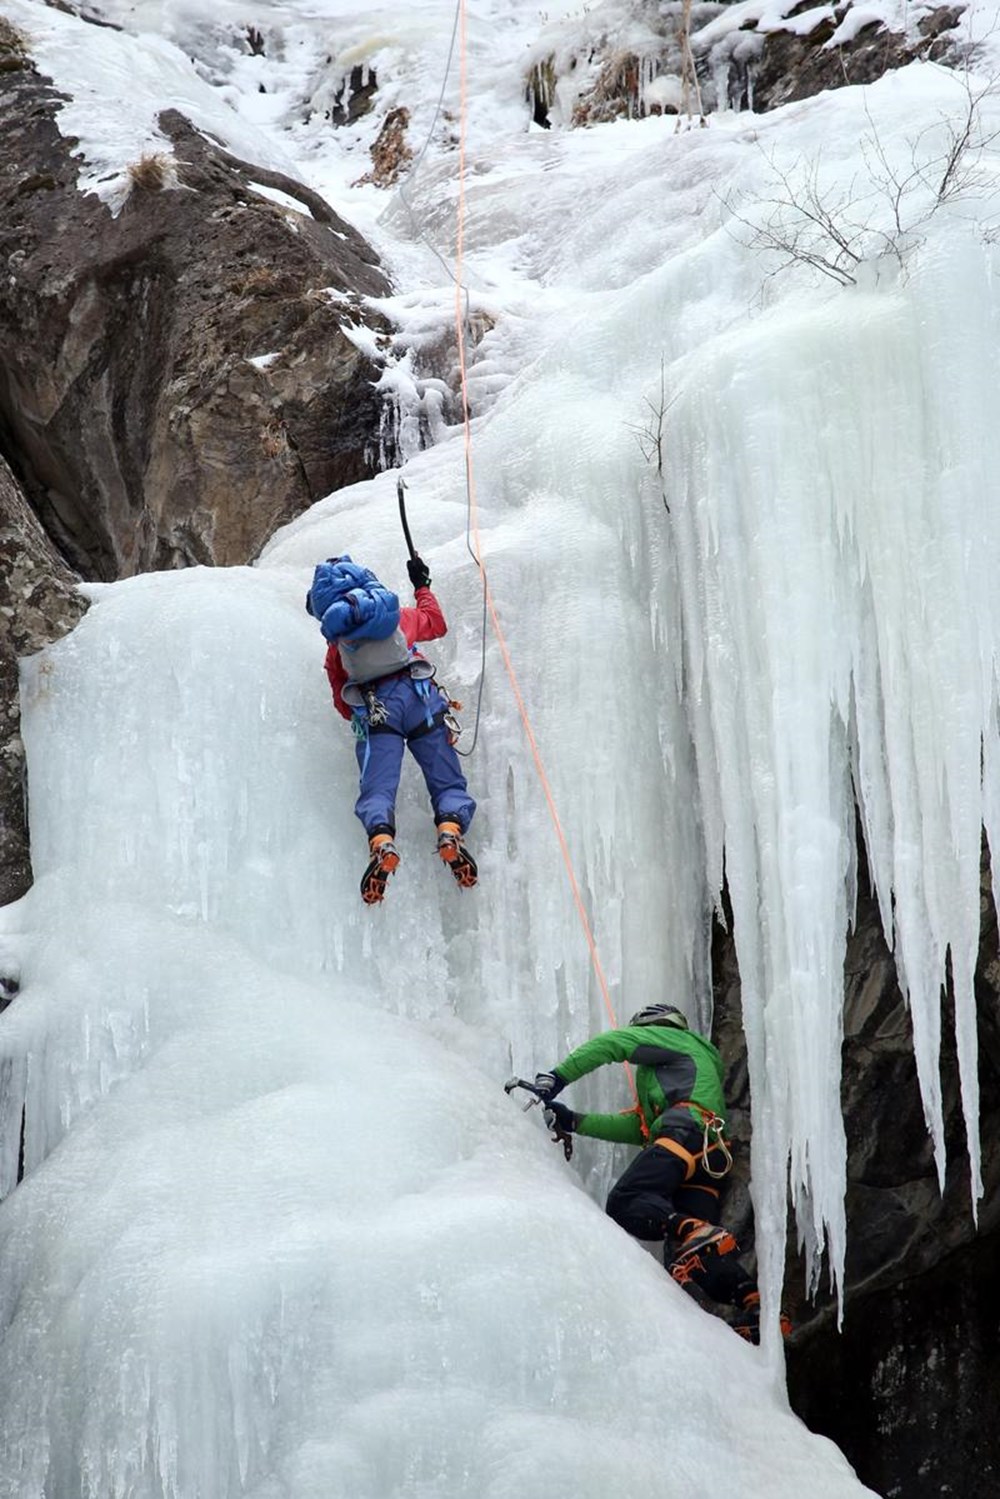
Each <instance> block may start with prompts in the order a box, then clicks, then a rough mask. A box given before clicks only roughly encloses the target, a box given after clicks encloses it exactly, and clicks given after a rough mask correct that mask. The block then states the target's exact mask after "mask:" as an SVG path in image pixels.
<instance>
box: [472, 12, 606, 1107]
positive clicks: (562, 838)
mask: <svg viewBox="0 0 1000 1499" xmlns="http://www.w3.org/2000/svg"><path fill="white" fill-rule="evenodd" d="M459 16H460V33H459V91H460V98H461V102H460V109H459V132H458V213H457V224H456V230H455V329H456V334H457V339H458V362H459V371H460V375H461V383H462V420H463V425H464V429H465V482H466V487H467V490H468V494H469V508H470V512H471V519H472V531H473V535H474V537H475V558H476V565H477V566H478V568H479V572H480V576H481V577H482V580H483V590H484V593H485V597H486V605H487V608H488V610H489V615H490V619H491V621H492V623H493V630H494V633H495V635H496V637H497V642H498V644H499V646H500V652H501V655H502V656H503V661H504V665H505V666H506V668H507V675H508V677H509V678H510V685H511V687H512V689H513V692H514V699H515V701H516V703H517V709H518V712H519V713H520V715H521V722H522V723H523V724H524V731H525V733H526V734H527V736H528V743H529V745H530V746H531V753H532V756H533V758H534V761H535V769H536V771H537V772H538V779H539V781H540V782H541V786H542V790H543V792H544V793H545V800H546V803H547V804H548V809H549V813H550V815H551V817H552V823H553V826H554V827H555V830H556V837H557V838H558V840H559V848H560V850H561V852H562V856H563V862H564V864H565V865H566V873H567V875H568V876H569V883H570V889H571V890H572V892H573V900H574V902H575V904H576V909H577V913H578V915H579V917H580V924H581V926H582V927H583V934H584V936H585V937H586V939H587V947H588V948H589V950H590V961H591V963H592V964H593V968H594V973H595V974H596V976H597V982H598V984H599V985H600V990H601V994H602V996H603V999H604V1005H605V1008H606V1009H607V1012H608V1015H609V1017H610V1019H611V1024H612V1025H613V1026H615V1027H617V1025H618V1020H617V1018H616V1016H615V1007H614V1005H613V1004H612V1002H611V994H610V992H609V990H608V983H607V979H606V978H605V976H604V969H603V968H602V966H601V959H600V956H599V954H598V951H597V943H596V942H595V941H594V934H593V931H592V930H591V925H590V921H589V919H588V917H587V911H586V908H585V906H584V904H583V897H582V895H581V894H580V886H579V884H578V883H577V878H576V873H575V871H574V869H573V860H572V858H571V857H570V851H569V845H568V844H567V842H566V835H565V833H564V832H563V827H562V823H561V821H560V819H559V813H558V811H557V809H556V803H555V798H554V796H553V795H552V787H551V785H550V783H549V778H548V776H547V775H546V773H545V766H544V764H543V762H542V756H541V752H540V750H539V748H538V741H537V740H536V738H535V731H534V729H533V728H532V726H531V719H530V718H529V717H528V709H527V707H526V705H525V701H524V697H523V695H522V693H521V688H520V684H519V683H518V680H517V673H516V672H515V670H514V663H513V661H512V660H511V655H510V651H509V649H508V647H507V641H506V639H505V638H504V633H503V630H502V629H501V627H500V619H499V616H498V614H497V610H496V605H495V604H494V601H493V594H492V592H491V590H490V585H489V579H488V578H487V576H486V567H485V565H484V563H483V555H482V547H481V544H480V539H479V507H478V505H477V502H476V477H475V470H474V468H473V462H472V423H471V419H470V416H469V387H468V380H467V371H466V361H465V333H464V319H463V315H462V291H463V287H462V255H463V249H464V233H465V137H466V122H467V117H468V76H467V46H466V24H465V22H466V9H465V0H459ZM626 1070H627V1071H628V1075H629V1084H630V1086H631V1087H632V1092H633V1094H634V1093H635V1084H634V1083H633V1082H632V1074H631V1071H630V1070H629V1069H628V1068H627V1066H626Z"/></svg>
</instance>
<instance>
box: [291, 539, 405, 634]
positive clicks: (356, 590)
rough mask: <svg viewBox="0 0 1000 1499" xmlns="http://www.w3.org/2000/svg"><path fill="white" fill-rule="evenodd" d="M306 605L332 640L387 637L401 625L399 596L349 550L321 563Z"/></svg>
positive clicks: (315, 574) (317, 568)
mask: <svg viewBox="0 0 1000 1499" xmlns="http://www.w3.org/2000/svg"><path fill="white" fill-rule="evenodd" d="M306 608H307V609H308V611H309V613H310V614H311V615H312V616H313V618H314V619H318V620H319V627H320V629H321V630H322V632H323V636H324V638H325V639H326V640H331V641H333V640H386V639H387V638H388V637H389V636H390V635H391V634H392V632H393V631H394V630H395V629H396V627H397V626H398V624H399V599H398V598H397V597H396V595H395V594H394V593H390V591H389V589H388V588H386V587H384V586H383V584H381V583H380V582H379V580H378V578H376V576H375V574H374V573H373V572H371V571H369V569H368V568H367V567H361V566H360V565H359V564H358V563H357V562H352V561H351V559H350V557H349V556H348V555H347V554H346V553H345V554H344V556H343V557H329V558H328V559H327V560H326V562H320V563H319V564H318V565H317V567H316V571H315V573H314V574H313V580H312V587H311V588H310V589H309V592H308V594H307V595H306Z"/></svg>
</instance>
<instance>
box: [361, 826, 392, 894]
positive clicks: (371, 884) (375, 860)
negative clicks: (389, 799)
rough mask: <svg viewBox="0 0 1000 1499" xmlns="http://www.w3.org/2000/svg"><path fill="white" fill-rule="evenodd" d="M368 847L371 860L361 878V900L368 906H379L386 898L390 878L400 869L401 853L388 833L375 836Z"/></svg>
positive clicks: (369, 841)
mask: <svg viewBox="0 0 1000 1499" xmlns="http://www.w3.org/2000/svg"><path fill="white" fill-rule="evenodd" d="M368 846H369V848H370V850H371V859H370V861H369V864H368V868H367V869H366V870H365V872H364V874H363V875H362V876H361V899H362V900H363V901H364V903H365V905H366V906H377V905H379V904H381V902H382V900H383V898H384V896H385V887H386V882H387V881H388V878H389V876H390V875H391V874H392V873H393V871H394V870H396V869H398V868H399V851H398V850H397V848H396V845H395V844H394V843H393V841H392V838H391V837H390V835H389V834H388V833H375V834H373V836H372V837H371V838H370V839H369V840H368Z"/></svg>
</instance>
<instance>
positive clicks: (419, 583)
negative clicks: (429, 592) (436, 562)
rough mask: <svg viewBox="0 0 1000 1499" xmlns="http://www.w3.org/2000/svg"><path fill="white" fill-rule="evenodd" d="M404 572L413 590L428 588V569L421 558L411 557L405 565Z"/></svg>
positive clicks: (429, 576) (429, 584) (429, 575)
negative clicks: (406, 573)
mask: <svg viewBox="0 0 1000 1499" xmlns="http://www.w3.org/2000/svg"><path fill="white" fill-rule="evenodd" d="M406 571H407V572H408V573H409V575H410V582H411V583H412V584H413V586H414V588H430V586H431V574H430V568H429V567H428V566H427V563H426V562H425V561H424V559H423V558H422V557H411V558H410V559H409V561H408V562H407V564H406Z"/></svg>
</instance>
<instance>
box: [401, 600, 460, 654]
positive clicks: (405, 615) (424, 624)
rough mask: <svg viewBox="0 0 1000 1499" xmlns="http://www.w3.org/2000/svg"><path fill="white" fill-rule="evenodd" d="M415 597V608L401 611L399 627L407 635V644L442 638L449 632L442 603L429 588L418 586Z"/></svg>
mask: <svg viewBox="0 0 1000 1499" xmlns="http://www.w3.org/2000/svg"><path fill="white" fill-rule="evenodd" d="M415 597H416V600H417V607H416V608H415V609H401V610H400V611H399V628H400V629H401V630H402V632H403V634H404V635H405V636H406V643H407V645H416V644H417V641H418V640H440V639H441V636H442V635H447V633H448V626H447V625H446V624H445V621H444V615H443V614H442V613H441V605H440V604H439V603H438V601H437V599H436V598H435V597H434V595H433V594H432V593H431V591H430V589H429V588H418V589H417V590H416V594H415Z"/></svg>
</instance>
